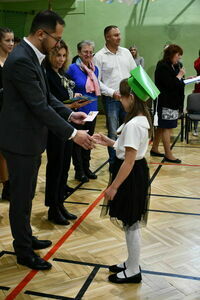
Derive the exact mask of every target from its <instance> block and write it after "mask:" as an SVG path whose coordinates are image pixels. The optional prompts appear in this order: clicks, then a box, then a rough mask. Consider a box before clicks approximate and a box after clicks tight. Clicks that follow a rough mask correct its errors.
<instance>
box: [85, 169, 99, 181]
mask: <svg viewBox="0 0 200 300" xmlns="http://www.w3.org/2000/svg"><path fill="white" fill-rule="evenodd" d="M85 175H86V176H87V177H88V178H89V179H97V175H96V174H94V173H93V172H92V171H90V170H89V169H88V170H86V171H85Z"/></svg>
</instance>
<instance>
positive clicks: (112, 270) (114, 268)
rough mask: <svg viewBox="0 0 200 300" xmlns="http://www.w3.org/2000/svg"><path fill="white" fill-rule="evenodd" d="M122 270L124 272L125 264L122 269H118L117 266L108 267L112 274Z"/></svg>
mask: <svg viewBox="0 0 200 300" xmlns="http://www.w3.org/2000/svg"><path fill="white" fill-rule="evenodd" d="M124 270H126V265H125V263H124V267H123V268H121V267H118V266H117V265H112V266H110V267H109V271H110V272H113V273H119V272H121V271H124Z"/></svg>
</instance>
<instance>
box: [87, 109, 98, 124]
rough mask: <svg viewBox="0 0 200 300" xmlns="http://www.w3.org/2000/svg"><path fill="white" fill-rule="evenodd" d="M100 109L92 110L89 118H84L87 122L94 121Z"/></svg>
mask: <svg viewBox="0 0 200 300" xmlns="http://www.w3.org/2000/svg"><path fill="white" fill-rule="evenodd" d="M98 113H99V112H98V111H90V112H89V114H88V115H87V118H85V119H84V121H85V122H92V121H93V120H94V119H95V118H96V116H97V115H98Z"/></svg>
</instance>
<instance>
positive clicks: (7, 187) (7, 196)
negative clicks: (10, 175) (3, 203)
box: [1, 180, 10, 201]
mask: <svg viewBox="0 0 200 300" xmlns="http://www.w3.org/2000/svg"><path fill="white" fill-rule="evenodd" d="M1 198H2V200H8V201H10V182H9V180H7V181H6V182H4V185H3V190H2V195H1Z"/></svg>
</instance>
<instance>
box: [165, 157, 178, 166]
mask: <svg viewBox="0 0 200 300" xmlns="http://www.w3.org/2000/svg"><path fill="white" fill-rule="evenodd" d="M165 161H167V162H171V163H173V164H180V163H181V160H180V159H178V158H177V159H169V158H167V157H166V156H165Z"/></svg>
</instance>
